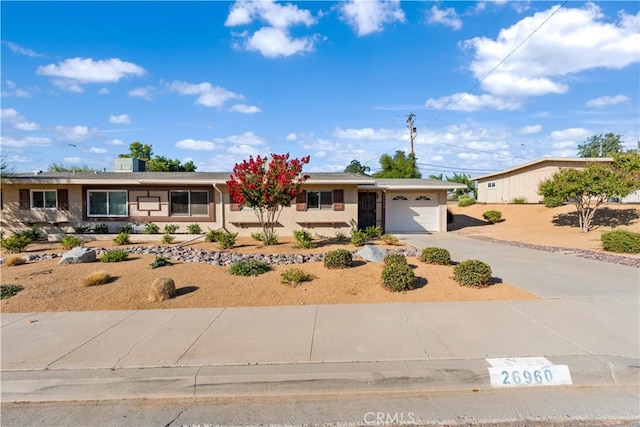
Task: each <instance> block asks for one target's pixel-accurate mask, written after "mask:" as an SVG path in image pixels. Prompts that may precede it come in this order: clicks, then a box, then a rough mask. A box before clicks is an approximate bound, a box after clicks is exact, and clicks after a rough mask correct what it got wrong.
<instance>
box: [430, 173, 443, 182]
mask: <svg viewBox="0 0 640 427" xmlns="http://www.w3.org/2000/svg"><path fill="white" fill-rule="evenodd" d="M442 177H443V175H442V174H440V175H434V174H431V175H429V179H435V180H436V181H442Z"/></svg>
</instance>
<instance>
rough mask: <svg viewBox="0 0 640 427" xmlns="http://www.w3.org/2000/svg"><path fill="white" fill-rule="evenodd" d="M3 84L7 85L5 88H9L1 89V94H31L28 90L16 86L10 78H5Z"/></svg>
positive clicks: (21, 95) (20, 95) (24, 95)
mask: <svg viewBox="0 0 640 427" xmlns="http://www.w3.org/2000/svg"><path fill="white" fill-rule="evenodd" d="M5 85H6V86H7V88H9V90H3V91H2V96H15V97H17V98H28V97H29V96H31V94H30V93H29V91H27V90H25V89H21V88H19V87H17V85H16V84H15V82H13V81H12V80H6V81H5Z"/></svg>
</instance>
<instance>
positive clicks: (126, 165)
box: [113, 157, 147, 172]
mask: <svg viewBox="0 0 640 427" xmlns="http://www.w3.org/2000/svg"><path fill="white" fill-rule="evenodd" d="M146 170H147V163H146V162H145V161H144V160H141V159H134V158H131V157H116V158H115V159H113V171H114V172H145V171H146Z"/></svg>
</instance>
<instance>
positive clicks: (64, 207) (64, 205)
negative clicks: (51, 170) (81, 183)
mask: <svg viewBox="0 0 640 427" xmlns="http://www.w3.org/2000/svg"><path fill="white" fill-rule="evenodd" d="M58 210H61V211H68V210H69V190H65V189H62V190H58Z"/></svg>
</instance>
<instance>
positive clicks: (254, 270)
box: [229, 259, 271, 276]
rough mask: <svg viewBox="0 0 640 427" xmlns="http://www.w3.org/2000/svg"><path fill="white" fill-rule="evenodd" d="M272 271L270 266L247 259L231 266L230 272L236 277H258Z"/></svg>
mask: <svg viewBox="0 0 640 427" xmlns="http://www.w3.org/2000/svg"><path fill="white" fill-rule="evenodd" d="M269 270H271V267H269V264H267V263H264V262H262V261H258V260H257V259H245V260H242V261H238V262H236V263H234V264H231V267H229V271H230V272H231V274H233V275H236V276H257V275H259V274H262V273H266V272H267V271H269Z"/></svg>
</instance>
